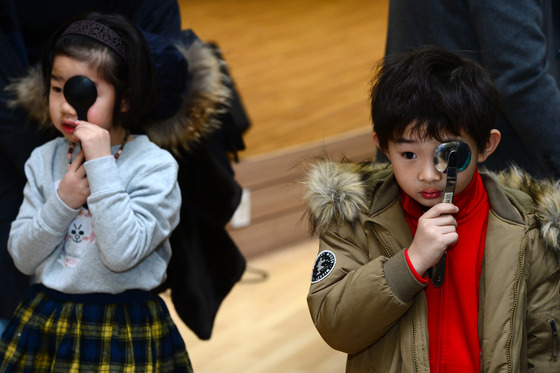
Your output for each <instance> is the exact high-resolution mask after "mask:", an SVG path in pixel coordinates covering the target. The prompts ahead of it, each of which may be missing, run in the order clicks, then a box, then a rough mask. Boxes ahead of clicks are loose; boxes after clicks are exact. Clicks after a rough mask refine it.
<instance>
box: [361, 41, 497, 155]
mask: <svg viewBox="0 0 560 373" xmlns="http://www.w3.org/2000/svg"><path fill="white" fill-rule="evenodd" d="M370 99H371V119H372V122H373V128H374V131H375V133H376V134H377V136H378V138H379V147H380V148H381V150H382V151H386V150H387V147H388V143H389V141H394V140H396V139H397V138H398V137H400V136H402V134H403V133H404V132H405V130H406V129H407V128H408V127H409V126H410V125H411V126H412V127H410V129H411V131H412V132H413V133H414V134H416V135H418V137H419V138H420V139H429V138H435V139H437V140H438V141H442V140H443V137H445V135H449V134H451V135H454V136H460V135H461V133H466V134H468V135H470V136H472V138H473V139H474V140H475V142H476V145H477V147H478V149H479V150H481V149H483V148H484V146H485V144H486V142H487V140H488V138H489V137H490V130H491V129H492V128H493V126H494V123H495V121H496V116H497V114H498V109H499V94H498V91H497V90H496V87H495V86H494V83H493V82H492V79H491V78H490V75H489V74H488V73H487V72H486V70H484V68H482V66H480V65H479V64H478V63H476V62H473V61H470V60H468V59H466V58H463V57H460V56H458V55H456V54H453V53H450V52H448V51H446V50H444V49H441V48H437V47H427V48H423V49H419V50H415V51H412V52H409V53H406V54H403V55H397V56H389V57H386V58H385V59H384V60H383V61H382V63H381V65H380V66H379V70H378V72H377V74H376V76H375V78H374V81H373V87H372V90H371V95H370Z"/></svg>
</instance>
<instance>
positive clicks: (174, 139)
mask: <svg viewBox="0 0 560 373" xmlns="http://www.w3.org/2000/svg"><path fill="white" fill-rule="evenodd" d="M177 48H178V49H179V50H180V51H181V53H182V54H183V55H184V56H185V57H186V59H187V61H188V62H189V73H190V74H191V75H192V82H191V84H190V86H189V88H188V92H187V93H186V95H185V98H184V101H183V103H182V105H181V108H180V110H179V111H178V112H177V113H176V114H175V115H173V116H171V117H170V118H168V119H165V120H161V121H154V122H152V123H150V124H149V127H148V128H147V130H146V133H147V135H148V137H150V139H151V140H152V141H153V142H155V143H156V144H158V145H159V146H161V147H163V148H165V149H168V150H170V151H172V152H174V153H175V154H178V153H179V151H180V150H181V148H184V149H186V150H189V149H190V147H191V146H192V145H194V144H195V143H197V142H199V141H200V140H201V139H202V138H203V137H204V136H206V135H208V134H209V133H211V132H212V131H213V130H214V129H216V128H218V126H219V122H218V121H217V120H216V116H217V115H218V114H220V113H222V112H223V111H225V110H226V108H227V105H228V100H229V98H230V91H229V89H228V88H227V86H226V85H225V84H224V83H225V82H227V79H229V78H228V77H227V75H226V74H224V73H222V71H221V64H222V63H224V62H222V61H221V60H220V59H219V58H218V57H216V55H214V52H213V51H212V49H211V48H210V47H209V46H207V45H206V44H204V43H203V42H202V41H200V40H197V41H195V42H194V43H192V44H191V45H190V46H189V47H188V48H186V47H184V46H181V45H177ZM6 89H7V90H8V91H9V92H10V93H11V94H12V95H13V97H15V98H14V100H11V101H9V102H8V105H9V106H10V107H12V108H15V107H16V106H20V107H22V108H23V109H24V110H25V111H26V112H27V113H28V116H29V117H30V118H31V119H32V120H34V121H36V122H37V123H39V125H40V127H43V128H49V129H50V128H52V121H51V119H50V114H49V106H48V102H47V99H46V96H45V94H44V92H45V88H44V87H43V80H42V77H41V70H40V67H34V68H31V69H30V70H29V73H28V74H27V75H25V76H23V77H21V78H18V79H16V80H14V81H13V82H12V83H11V84H10V85H9V86H7V87H6Z"/></svg>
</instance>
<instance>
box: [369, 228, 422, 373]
mask: <svg viewBox="0 0 560 373" xmlns="http://www.w3.org/2000/svg"><path fill="white" fill-rule="evenodd" d="M370 231H371V233H372V234H373V235H374V236H375V238H376V239H377V241H378V242H379V243H380V244H381V247H382V248H383V251H384V252H385V255H386V256H387V257H388V258H390V257H392V256H393V254H391V252H390V251H389V248H388V247H387V245H386V244H385V242H384V241H383V240H382V239H381V236H379V233H377V231H376V230H375V228H374V227H373V224H372V225H371V226H370ZM410 319H411V322H412V364H413V365H414V371H415V372H419V370H418V356H416V334H417V332H416V316H415V314H414V309H413V308H411V309H410Z"/></svg>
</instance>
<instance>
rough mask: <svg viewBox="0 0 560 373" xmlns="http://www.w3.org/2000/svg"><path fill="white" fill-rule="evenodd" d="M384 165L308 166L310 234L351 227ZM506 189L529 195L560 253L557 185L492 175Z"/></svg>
mask: <svg viewBox="0 0 560 373" xmlns="http://www.w3.org/2000/svg"><path fill="white" fill-rule="evenodd" d="M385 168H387V164H375V163H362V164H356V163H351V162H348V161H343V162H335V161H331V160H327V159H323V160H320V161H318V162H316V163H314V164H312V165H310V167H309V170H308V171H307V178H306V180H305V181H304V182H303V183H304V184H305V185H306V186H307V191H306V193H305V198H306V199H307V201H308V206H307V211H306V214H307V216H308V219H309V227H310V230H311V232H312V233H316V232H323V231H324V230H325V229H326V228H328V227H331V226H333V225H334V226H336V225H340V224H342V223H349V224H354V223H355V222H356V219H357V218H358V216H359V214H360V212H364V213H367V209H368V203H369V199H370V198H371V193H372V192H373V188H375V185H372V183H371V180H370V178H371V176H372V175H373V174H375V173H377V172H379V171H380V170H382V169H385ZM494 175H495V176H496V178H497V179H498V181H499V183H500V184H502V185H504V186H505V187H509V188H512V189H516V190H520V191H522V192H524V193H526V194H527V195H529V196H530V197H531V198H532V200H533V202H534V203H535V206H536V219H537V222H538V226H539V229H540V233H541V236H542V237H543V239H544V241H545V244H546V245H547V248H548V249H550V250H551V251H552V252H554V253H556V255H557V256H558V254H559V253H560V182H552V181H550V180H536V179H534V178H533V177H532V176H531V175H529V174H528V173H527V172H525V171H523V170H522V169H520V168H518V167H514V166H512V167H510V168H508V169H507V170H505V171H502V172H500V173H498V174H494Z"/></svg>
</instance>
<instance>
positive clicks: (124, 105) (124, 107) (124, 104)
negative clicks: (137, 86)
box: [121, 92, 130, 113]
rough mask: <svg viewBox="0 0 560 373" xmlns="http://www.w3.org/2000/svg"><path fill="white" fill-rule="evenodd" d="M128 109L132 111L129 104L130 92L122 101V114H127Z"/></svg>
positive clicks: (126, 93)
mask: <svg viewBox="0 0 560 373" xmlns="http://www.w3.org/2000/svg"><path fill="white" fill-rule="evenodd" d="M128 109H130V105H129V104H128V92H125V94H124V95H123V98H122V100H121V113H126V112H127V111H128Z"/></svg>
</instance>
